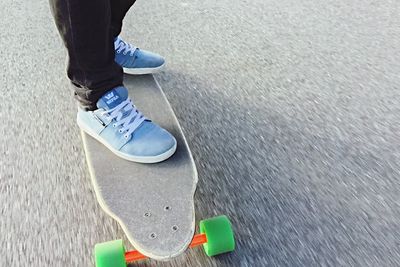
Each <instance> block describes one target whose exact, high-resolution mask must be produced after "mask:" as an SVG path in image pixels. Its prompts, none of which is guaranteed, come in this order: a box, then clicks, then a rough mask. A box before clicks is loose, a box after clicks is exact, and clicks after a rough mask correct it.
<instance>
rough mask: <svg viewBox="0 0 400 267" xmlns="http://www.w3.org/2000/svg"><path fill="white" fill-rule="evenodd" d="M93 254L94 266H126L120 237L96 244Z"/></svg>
mask: <svg viewBox="0 0 400 267" xmlns="http://www.w3.org/2000/svg"><path fill="white" fill-rule="evenodd" d="M94 255H95V259H96V267H126V261H125V247H124V245H123V243H122V239H119V240H114V241H110V242H105V243H99V244H96V246H95V247H94Z"/></svg>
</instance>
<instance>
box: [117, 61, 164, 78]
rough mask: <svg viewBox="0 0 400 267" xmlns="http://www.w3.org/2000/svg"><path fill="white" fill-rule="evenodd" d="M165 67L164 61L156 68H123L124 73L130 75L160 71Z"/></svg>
mask: <svg viewBox="0 0 400 267" xmlns="http://www.w3.org/2000/svg"><path fill="white" fill-rule="evenodd" d="M164 67H165V63H164V64H162V65H161V66H158V67H156V68H123V69H124V73H126V74H131V75H144V74H152V73H157V72H160V71H161V70H162V69H163V68H164Z"/></svg>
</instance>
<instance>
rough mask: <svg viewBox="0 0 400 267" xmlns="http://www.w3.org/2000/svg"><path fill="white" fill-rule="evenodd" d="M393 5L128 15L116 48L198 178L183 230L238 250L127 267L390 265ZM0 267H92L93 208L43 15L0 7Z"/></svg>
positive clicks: (18, 2) (398, 135)
mask: <svg viewBox="0 0 400 267" xmlns="http://www.w3.org/2000/svg"><path fill="white" fill-rule="evenodd" d="M399 14H400V2H399V1H395V0H386V1H372V0H368V1H361V0H359V1H357V0H335V1H333V0H328V1H317V0H305V1H295V0H253V1H250V0H241V1H237V0H220V1H213V0H205V1H199V0H191V1H186V0H184V1H177V0H171V1H156V0H149V1H139V2H138V3H137V4H136V5H135V7H134V8H133V9H132V10H131V11H130V13H129V14H128V16H127V18H126V22H125V26H124V33H123V37H125V39H128V40H131V41H132V42H134V43H135V44H136V45H138V46H140V47H142V48H145V49H150V50H154V51H157V52H159V53H161V54H163V55H165V56H166V57H167V60H168V67H167V68H166V70H165V71H164V72H163V73H161V74H159V75H157V77H156V78H157V79H158V81H159V82H160V83H161V85H162V87H163V89H164V91H165V92H166V94H167V96H168V98H169V100H170V102H171V104H172V106H173V108H174V110H175V112H176V115H177V116H178V118H179V121H180V123H181V125H182V127H183V128H184V132H185V134H186V137H187V139H188V142H189V144H190V146H191V148H192V152H193V155H194V158H195V161H196V163H197V166H198V171H199V178H200V181H199V185H198V191H197V194H196V199H195V200H196V207H197V218H198V219H202V218H207V217H210V216H213V215H217V214H227V215H228V216H230V218H231V219H232V221H233V223H234V227H235V232H236V236H237V250H236V251H235V252H234V253H232V254H229V255H224V256H220V257H216V258H212V259H210V258H207V257H205V256H204V254H203V252H202V251H201V250H200V249H196V250H192V251H190V252H189V253H186V254H185V255H182V256H180V257H178V258H177V259H175V260H173V261H172V262H168V263H156V262H154V261H147V262H143V263H141V264H138V265H135V266H399V265H400V231H399V228H400V194H399V191H400V182H399V174H400V91H399V89H400V49H399V47H400V16H399ZM0 17H1V22H0V69H1V72H0V81H1V88H2V90H1V96H0V134H1V135H0V141H1V142H0V144H1V149H0V152H1V163H0V203H1V204H0V255H1V256H0V266H92V265H93V263H92V262H93V259H92V249H93V245H94V244H95V243H97V242H101V241H105V240H111V239H115V238H119V237H123V236H124V235H123V232H122V230H121V228H120V227H119V226H118V224H117V223H116V222H114V221H113V220H112V219H111V218H109V217H108V216H107V215H105V213H104V212H103V211H102V210H101V209H100V207H99V205H98V203H97V201H96V199H95V196H94V192H93V189H92V186H91V184H90V179H89V173H88V170H87V166H86V162H85V158H84V153H83V149H82V143H81V139H80V135H79V131H78V128H77V126H76V125H75V113H76V106H75V103H74V100H73V99H72V91H71V90H70V88H69V85H68V81H67V79H66V77H65V51H64V49H63V46H62V43H61V41H60V38H59V37H58V35H57V33H56V30H55V27H54V23H53V21H52V19H51V16H50V12H49V8H48V4H47V1H45V0H41V1H22V0H2V1H0Z"/></svg>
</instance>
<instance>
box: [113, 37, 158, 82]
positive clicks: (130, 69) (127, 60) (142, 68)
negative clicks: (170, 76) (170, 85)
mask: <svg viewBox="0 0 400 267" xmlns="http://www.w3.org/2000/svg"><path fill="white" fill-rule="evenodd" d="M114 47H115V62H117V63H118V64H119V65H120V66H122V67H123V68H124V72H125V73H128V74H149V73H155V72H159V71H160V70H161V69H162V68H163V67H164V65H165V59H164V58H163V57H162V56H160V55H157V54H155V53H152V52H149V51H146V50H141V49H139V48H137V47H135V46H133V45H131V44H128V43H126V42H124V41H123V40H122V39H121V38H120V37H117V38H115V41H114Z"/></svg>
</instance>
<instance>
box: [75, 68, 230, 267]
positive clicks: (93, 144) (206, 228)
mask: <svg viewBox="0 0 400 267" xmlns="http://www.w3.org/2000/svg"><path fill="white" fill-rule="evenodd" d="M124 81H125V85H126V86H127V88H128V91H129V95H130V97H131V98H132V99H133V101H134V103H135V105H137V107H138V108H139V110H141V111H142V112H143V114H144V115H145V116H146V117H148V118H151V119H152V120H153V121H154V122H155V123H157V124H159V125H160V126H161V127H163V128H165V129H167V130H168V131H169V132H170V133H172V134H173V135H174V136H175V138H176V140H177V143H178V146H177V150H176V152H175V154H174V155H173V156H172V157H171V158H169V159H167V160H166V161H163V162H161V163H155V164H142V163H135V162H131V161H127V160H124V159H122V158H119V157H118V156H116V155H114V154H113V153H112V152H111V151H109V150H108V149H107V148H106V147H105V146H104V145H102V144H101V143H99V142H98V141H97V140H95V139H94V138H92V137H91V136H89V135H88V134H86V133H84V132H83V131H82V132H81V134H82V139H83V144H84V150H85V154H86V159H87V163H88V166H89V172H90V176H91V180H92V183H93V186H94V189H95V192H96V197H97V199H98V201H99V203H100V206H101V207H102V208H103V210H104V211H105V212H106V213H107V214H108V215H110V216H111V217H112V218H114V219H115V220H116V221H117V222H118V223H119V224H120V225H121V227H122V229H123V231H124V233H125V234H126V236H127V239H128V240H129V242H130V243H131V244H132V245H133V247H134V248H135V249H136V250H133V251H126V250H125V247H124V244H123V242H122V240H121V239H119V240H115V241H109V242H104V243H100V244H96V245H95V249H94V254H95V263H96V267H126V266H127V263H129V262H132V261H136V260H144V259H146V258H152V259H155V260H168V259H171V258H173V257H175V256H178V255H180V254H181V253H183V252H184V251H185V250H186V249H187V248H188V247H195V246H199V245H203V248H204V250H205V253H206V254H207V255H208V256H215V255H218V254H222V253H226V252H230V251H233V250H234V248H235V240H234V234H233V231H232V225H231V223H230V221H229V219H228V218H227V217H226V216H224V215H223V216H218V217H214V218H210V219H206V220H202V221H200V227H199V228H200V234H197V235H194V233H195V209H194V194H195V191H196V185H197V169H196V166H195V163H194V161H193V158H192V155H191V152H190V149H189V146H188V144H187V142H186V139H185V137H184V135H183V133H182V130H181V127H180V126H179V123H178V120H177V118H176V117H175V114H174V112H173V110H172V108H171V106H170V104H169V103H168V100H167V98H166V97H165V95H164V93H163V91H162V89H161V87H160V86H159V85H158V83H157V81H156V80H155V79H154V77H153V76H152V75H144V76H129V75H126V76H125V80H124Z"/></svg>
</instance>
